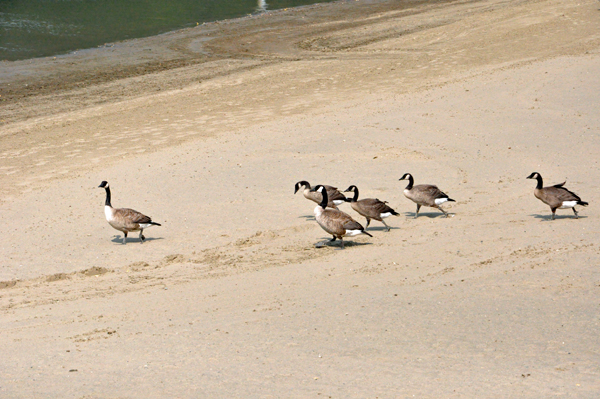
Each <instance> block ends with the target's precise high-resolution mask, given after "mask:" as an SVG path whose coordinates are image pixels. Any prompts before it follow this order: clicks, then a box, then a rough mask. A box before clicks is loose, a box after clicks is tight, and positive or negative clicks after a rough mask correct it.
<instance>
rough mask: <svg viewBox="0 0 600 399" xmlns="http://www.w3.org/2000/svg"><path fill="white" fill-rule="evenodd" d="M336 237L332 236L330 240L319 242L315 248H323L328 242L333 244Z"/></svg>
mask: <svg viewBox="0 0 600 399" xmlns="http://www.w3.org/2000/svg"><path fill="white" fill-rule="evenodd" d="M336 239H337V238H336V236H333V238H332V239H331V240H325V241H319V242H318V243H317V244H316V245H315V246H316V247H317V248H323V247H324V246H326V245H327V244H328V243H330V242H334V241H335V240H336Z"/></svg>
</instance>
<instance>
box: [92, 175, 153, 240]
mask: <svg viewBox="0 0 600 399" xmlns="http://www.w3.org/2000/svg"><path fill="white" fill-rule="evenodd" d="M98 187H99V188H104V190H106V201H105V203H104V215H105V216H106V221H108V224H110V225H111V226H112V227H113V228H114V229H117V230H119V231H122V232H123V244H125V243H126V242H127V233H129V232H130V231H138V230H139V232H140V242H141V243H142V244H143V243H144V240H145V239H146V237H144V234H143V233H144V229H147V228H148V227H152V226H160V224H159V223H156V222H153V221H152V219H150V217H148V216H146V215H143V214H141V213H139V212H138V211H134V210H133V209H127V208H119V209H115V208H113V207H112V205H111V204H110V187H109V186H108V182H106V181H103V182H102V183H100V185H99V186H98Z"/></svg>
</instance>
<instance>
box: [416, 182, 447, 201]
mask: <svg viewBox="0 0 600 399" xmlns="http://www.w3.org/2000/svg"><path fill="white" fill-rule="evenodd" d="M418 187H423V189H422V192H423V193H424V194H427V196H428V197H430V198H448V194H446V193H445V192H443V191H442V190H440V189H439V188H438V187H437V186H434V185H432V184H422V185H420V186H418Z"/></svg>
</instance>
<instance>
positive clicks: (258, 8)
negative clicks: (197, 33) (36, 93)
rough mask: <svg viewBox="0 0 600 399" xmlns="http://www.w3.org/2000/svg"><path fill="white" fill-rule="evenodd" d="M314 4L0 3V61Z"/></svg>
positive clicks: (241, 0)
mask: <svg viewBox="0 0 600 399" xmlns="http://www.w3.org/2000/svg"><path fill="white" fill-rule="evenodd" d="M318 2H323V1H316V0H277V1H276V0H272V1H269V0H169V1H167V0H0V60H9V61H14V60H22V59H28V58H35V57H45V56H51V55H57V54H64V53H68V52H70V51H74V50H79V49H87V48H93V47H97V46H101V45H104V44H106V43H110V42H114V41H119V40H126V39H132V38H138V37H147V36H153V35H157V34H160V33H165V32H169V31H172V30H176V29H180V28H185V27H190V26H195V25H196V24H199V23H203V22H211V21H219V20H224V19H231V18H237V17H241V16H244V15H248V14H253V13H259V12H263V11H265V10H275V9H282V8H288V7H297V6H301V5H307V4H314V3H318Z"/></svg>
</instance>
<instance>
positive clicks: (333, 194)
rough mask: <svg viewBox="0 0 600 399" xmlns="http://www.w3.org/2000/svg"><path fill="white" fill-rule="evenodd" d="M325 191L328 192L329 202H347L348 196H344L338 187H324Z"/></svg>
mask: <svg viewBox="0 0 600 399" xmlns="http://www.w3.org/2000/svg"><path fill="white" fill-rule="evenodd" d="M324 187H325V190H327V197H328V200H329V202H332V201H338V200H342V201H346V196H345V195H344V194H342V193H341V192H340V190H338V188H337V187H333V186H324Z"/></svg>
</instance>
